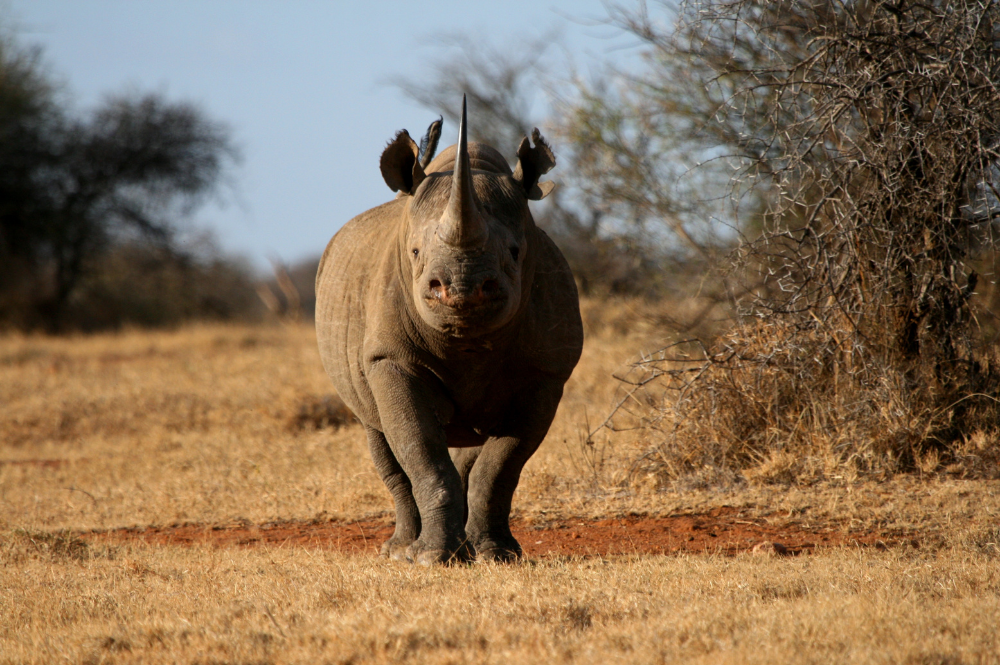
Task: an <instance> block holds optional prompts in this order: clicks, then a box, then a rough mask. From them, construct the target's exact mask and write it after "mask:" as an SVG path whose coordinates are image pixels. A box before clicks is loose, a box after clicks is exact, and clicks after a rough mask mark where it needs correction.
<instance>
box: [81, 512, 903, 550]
mask: <svg viewBox="0 0 1000 665" xmlns="http://www.w3.org/2000/svg"><path fill="white" fill-rule="evenodd" d="M511 526H512V530H513V532H514V536H515V537H516V538H517V539H518V541H519V542H520V543H521V545H522V547H523V548H524V550H525V554H526V555H527V556H529V557H543V556H580V557H592V556H607V555H621V554H680V553H720V554H724V555H735V554H738V553H740V552H745V551H749V550H752V549H753V548H754V547H755V546H759V545H761V544H762V543H763V544H767V543H775V544H777V548H776V549H777V551H778V552H779V553H781V554H788V555H796V554H802V553H808V552H812V551H815V550H817V549H822V548H830V547H839V546H844V545H847V546H857V547H877V548H885V547H890V546H893V545H899V544H903V543H908V544H914V545H919V541H918V540H916V539H915V538H914V535H913V534H907V533H903V532H897V531H878V530H873V529H869V530H855V531H845V530H843V529H840V528H838V527H837V526H836V525H805V524H801V523H797V522H795V521H788V520H787V519H784V520H783V519H782V518H781V517H779V516H770V517H768V518H759V517H758V518H751V517H748V516H747V515H745V514H744V511H741V510H740V509H737V508H732V507H728V506H723V507H720V508H715V509H713V510H710V511H708V512H705V513H699V514H678V515H670V516H667V517H646V516H637V515H630V516H625V517H621V518H613V519H603V520H581V519H565V518H558V519H553V520H550V521H547V522H542V523H539V522H534V523H532V524H527V523H525V522H523V521H514V522H513V523H512V525H511ZM79 535H80V537H81V538H83V539H85V540H90V541H104V542H128V541H145V542H147V543H152V544H159V545H182V546H184V545H187V546H190V545H197V544H210V545H214V546H216V547H255V546H262V545H271V546H283V545H290V546H296V547H315V548H321V549H330V550H337V551H340V552H344V553H348V554H371V555H373V554H376V553H377V552H378V547H379V545H380V544H381V543H382V542H383V541H384V540H385V539H386V538H388V537H389V536H390V535H392V524H391V522H390V521H389V519H388V518H385V519H372V520H360V521H353V522H345V521H330V520H312V521H297V522H296V521H287V522H285V521H283V522H268V523H265V524H250V523H236V524H226V525H210V524H173V525H169V526H148V527H132V528H124V529H113V530H107V531H89V532H83V533H80V534H79Z"/></svg>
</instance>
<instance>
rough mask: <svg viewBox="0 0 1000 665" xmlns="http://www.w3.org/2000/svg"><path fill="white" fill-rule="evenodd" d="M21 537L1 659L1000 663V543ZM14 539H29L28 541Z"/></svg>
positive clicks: (8, 581)
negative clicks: (468, 550)
mask: <svg viewBox="0 0 1000 665" xmlns="http://www.w3.org/2000/svg"><path fill="white" fill-rule="evenodd" d="M25 539H26V537H23V536H22V537H20V539H19V540H15V542H13V543H11V544H8V545H7V548H6V550H7V551H6V552H5V554H4V556H5V560H6V561H10V560H11V558H10V557H12V556H13V554H16V555H19V556H20V559H15V561H16V563H14V564H13V565H14V566H16V569H17V574H16V575H9V574H7V572H6V571H10V569H11V567H12V566H11V565H10V564H8V566H7V567H6V568H5V569H4V570H5V573H4V578H5V579H4V584H3V590H2V591H0V603H2V606H3V607H4V608H5V609H4V610H3V617H4V619H3V625H2V626H0V654H2V655H0V662H32V663H51V662H57V661H63V660H66V661H70V662H91V663H99V662H129V661H133V662H146V663H160V662H217V663H223V662H242V663H248V662H254V663H272V662H273V663H279V662H280V663H298V662H301V663H313V662H331V663H385V662H419V663H460V662H481V663H502V662H560V663H564V662H592V663H596V662H622V663H626V662H627V663H662V662H677V661H684V662H704V663H726V662H760V663H773V662H815V663H829V662H841V663H844V662H851V663H855V662H908V663H963V662H970V663H972V662H996V659H997V654H998V649H1000V637H998V633H997V631H996V626H997V625H998V622H1000V571H998V568H997V559H996V558H989V557H986V556H983V555H982V554H979V553H975V552H972V551H967V552H966V551H956V552H954V553H951V554H949V555H948V556H947V557H945V558H942V557H939V556H934V555H908V554H901V553H877V554H871V553H861V552H856V551H842V552H831V553H828V554H824V555H820V556H814V557H807V558H800V559H794V560H788V559H782V560H777V561H776V560H773V559H759V558H753V557H749V556H747V557H739V558H736V559H724V558H718V557H692V558H688V557H681V558H637V559H620V560H613V561H608V560H590V561H559V560H544V561H541V562H537V563H534V564H529V565H521V566H511V567H496V566H474V567H465V568H457V569H454V568H453V569H435V570H427V569H419V568H414V567H409V566H402V565H399V564H396V563H390V562H387V561H382V560H375V559H366V558H347V557H344V556H342V555H336V554H330V553H322V552H316V551H306V550H294V549H293V550H285V549H280V548H279V549H272V550H267V551H259V550H253V551H246V550H240V551H233V550H212V549H194V550H183V551H177V550H172V549H152V548H147V547H129V548H124V549H120V550H116V551H113V552H103V551H102V552H95V553H94V555H95V556H94V557H93V558H89V559H84V560H78V559H74V558H72V557H70V556H67V555H63V554H48V553H38V552H37V551H36V550H35V549H34V547H33V546H32V545H31V543H30V541H27V544H25ZM12 551H13V554H12Z"/></svg>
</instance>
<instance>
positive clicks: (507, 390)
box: [316, 98, 583, 565]
mask: <svg viewBox="0 0 1000 665" xmlns="http://www.w3.org/2000/svg"><path fill="white" fill-rule="evenodd" d="M433 130H434V126H433V125H432V128H431V131H430V132H429V133H428V137H429V138H430V139H432V140H430V141H428V140H425V143H428V142H430V143H431V144H434V143H436V138H434V137H433V136H432V134H433ZM439 133H440V125H438V134H439ZM531 138H532V140H531V141H529V140H528V138H527V137H525V138H524V139H523V140H522V141H521V143H520V146H519V147H518V149H517V157H518V162H517V165H516V167H515V168H514V170H513V171H511V169H510V166H509V164H508V163H507V161H506V160H505V159H504V157H503V156H502V155H501V154H500V153H499V152H498V151H497V150H496V149H494V148H492V147H490V146H488V145H485V144H482V143H476V142H469V141H468V138H467V117H466V103H465V99H464V98H463V100H462V119H461V123H460V125H459V132H458V143H457V144H456V145H453V146H450V147H448V148H446V149H445V150H443V151H442V152H441V154H440V155H439V156H437V157H436V158H434V159H433V161H431V160H430V156H431V155H429V154H427V152H426V150H425V151H421V149H420V147H419V146H418V145H417V144H416V142H415V141H414V140H413V139H412V138H410V135H409V134H408V133H407V131H406V130H402V131H400V132H399V133H398V134H397V135H396V137H395V139H393V140H392V141H391V142H390V143H389V144H388V146H387V147H386V148H385V151H384V152H383V153H382V157H381V160H380V163H379V166H380V169H381V171H382V177H383V178H384V179H385V182H386V184H387V185H388V186H389V187H390V189H392V190H393V191H395V192H398V194H397V197H396V198H395V199H393V200H391V201H389V202H388V203H385V204H383V205H380V206H377V207H375V208H372V209H371V210H368V211H367V212H364V213H362V214H360V215H358V216H357V217H355V218H353V219H352V220H350V221H349V222H348V223H347V224H346V225H345V226H344V227H343V228H341V229H340V230H339V231H338V232H337V233H336V235H334V236H333V239H332V240H331V241H330V243H329V245H328V246H327V248H326V251H325V252H324V254H323V257H322V259H321V262H320V266H319V272H318V274H317V277H316V293H317V302H316V333H317V339H318V343H319V350H320V355H321V357H322V361H323V366H324V368H325V370H326V372H327V373H328V374H329V376H330V378H331V379H332V381H333V384H334V387H335V388H336V390H337V392H338V393H339V394H340V396H341V398H342V399H343V400H344V402H345V403H346V404H347V405H348V406H349V407H350V409H351V410H352V411H353V412H354V413H355V415H356V416H357V418H358V419H359V420H360V422H361V423H362V424H363V426H364V429H365V432H366V434H367V438H368V447H369V450H370V453H371V457H372V461H373V462H374V463H375V466H376V468H377V470H378V473H379V474H380V476H381V478H382V480H383V482H384V483H385V486H386V487H387V488H388V490H389V492H390V493H391V494H392V498H393V501H394V503H395V509H396V525H395V530H394V532H393V534H392V536H391V537H390V538H389V539H388V540H387V541H386V542H385V543H384V544H383V545H382V548H381V554H382V556H387V557H390V558H393V559H398V560H407V561H412V562H415V563H419V564H425V565H433V564H439V563H448V562H460V561H470V560H473V559H478V560H480V561H494V562H506V561H512V560H515V559H517V558H519V557H520V556H521V555H522V550H521V546H520V545H519V544H518V542H517V540H516V539H515V538H514V536H513V535H512V534H511V531H510V509H511V500H512V498H513V495H514V490H515V488H516V487H517V484H518V480H519V478H520V475H521V470H522V468H523V467H524V464H525V462H527V461H528V459H529V458H530V457H531V455H532V454H533V453H534V452H535V451H536V450H537V449H538V446H539V444H541V442H542V440H543V439H544V438H545V435H546V433H547V432H548V429H549V426H550V425H551V423H552V419H553V417H554V416H555V413H556V407H557V406H558V405H559V401H560V399H561V398H562V393H563V385H564V384H565V383H566V381H567V380H568V379H569V376H570V374H571V373H572V371H573V368H574V367H575V366H576V363H577V361H578V360H579V358H580V352H581V349H582V345H583V326H582V323H581V320H580V309H579V300H578V297H577V290H576V283H575V281H574V279H573V275H572V273H571V272H570V269H569V266H568V265H567V263H566V260H565V259H564V258H563V256H562V254H561V253H560V252H559V250H558V249H557V247H556V246H555V244H554V243H553V242H552V241H551V240H550V239H549V238H548V236H546V234H545V233H544V232H543V231H542V230H541V229H539V228H538V227H537V226H536V225H535V222H534V219H533V218H532V216H531V211H530V210H529V209H528V201H529V200H539V199H541V198H543V197H544V196H545V195H546V194H548V192H549V191H551V189H552V187H553V184H552V183H551V182H539V177H540V176H541V175H542V174H544V173H546V172H548V171H549V170H550V169H551V168H552V167H553V166H555V157H554V155H553V153H552V150H551V149H550V147H549V145H548V144H547V143H546V142H545V139H544V138H542V136H541V134H540V133H539V131H538V129H535V130H534V131H533V132H532V137H531ZM532 143H533V144H534V145H532ZM422 152H423V153H424V154H422ZM430 152H431V153H433V145H431V146H430Z"/></svg>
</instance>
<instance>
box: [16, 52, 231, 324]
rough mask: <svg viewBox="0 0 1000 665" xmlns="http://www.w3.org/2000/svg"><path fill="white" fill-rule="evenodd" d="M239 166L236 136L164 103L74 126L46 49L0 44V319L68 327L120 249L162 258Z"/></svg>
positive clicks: (121, 104)
mask: <svg viewBox="0 0 1000 665" xmlns="http://www.w3.org/2000/svg"><path fill="white" fill-rule="evenodd" d="M237 157H238V155H237V151H236V150H235V148H234V146H233V144H232V141H231V139H230V137H229V131H228V129H227V128H226V127H225V126H223V125H221V124H220V123H217V122H214V121H212V120H210V119H208V118H207V117H205V115H204V114H203V113H202V112H201V111H199V110H198V109H197V108H195V107H193V106H191V105H189V104H183V103H170V102H167V101H165V100H164V99H162V98H161V97H159V96H157V95H145V96H117V97H109V98H107V99H106V100H105V101H104V103H103V104H101V105H100V106H99V107H98V108H97V109H96V110H95V111H94V112H93V113H91V114H89V115H88V116H85V117H74V116H72V115H71V114H69V113H68V112H67V111H66V110H65V109H64V108H63V106H62V105H61V104H60V97H59V95H58V94H57V92H56V90H55V89H54V87H53V86H52V85H51V84H49V82H48V80H47V78H46V76H45V74H44V71H43V69H42V65H41V61H40V57H39V54H38V52H37V51H35V50H29V49H24V48H23V47H19V46H18V45H17V44H16V43H15V42H14V41H13V40H12V39H10V38H7V39H4V40H0V266H2V268H0V318H3V319H6V320H7V322H14V323H19V324H21V325H29V326H30V325H32V324H33V322H40V323H42V324H43V325H45V326H46V327H47V328H49V329H59V328H60V327H62V326H63V325H64V324H65V323H66V321H65V314H66V310H67V306H68V303H69V302H70V299H71V297H72V296H73V294H74V292H75V291H76V290H77V289H78V287H79V285H80V283H81V280H82V279H83V278H84V277H85V276H86V275H88V274H89V273H93V272H94V271H95V270H97V269H98V268H99V267H100V262H101V260H102V257H103V256H104V255H105V254H106V252H107V251H108V250H109V249H110V248H112V247H113V246H115V245H116V244H117V243H121V242H124V241H136V240H140V239H141V240H142V241H143V242H152V243H154V244H156V245H158V246H159V247H161V248H162V249H169V250H174V249H175V248H174V245H173V243H172V241H173V237H174V233H175V230H176V228H177V222H178V220H180V219H182V218H183V217H184V216H186V215H188V214H189V213H190V212H191V211H192V210H193V209H194V208H195V207H196V206H197V204H198V203H200V202H201V201H203V200H204V199H205V197H207V196H210V195H212V194H213V193H214V192H216V191H217V189H218V187H219V185H220V184H221V182H222V177H223V175H224V172H225V169H226V167H227V166H228V165H229V164H230V163H232V162H233V161H234V160H235V159H236V158H237Z"/></svg>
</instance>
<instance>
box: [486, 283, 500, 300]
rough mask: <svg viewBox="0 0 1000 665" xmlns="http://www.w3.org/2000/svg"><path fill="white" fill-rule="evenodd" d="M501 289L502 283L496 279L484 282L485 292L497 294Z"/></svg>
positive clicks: (489, 294)
mask: <svg viewBox="0 0 1000 665" xmlns="http://www.w3.org/2000/svg"><path fill="white" fill-rule="evenodd" d="M499 291H500V283H499V282H497V281H496V280H495V279H488V280H486V281H485V282H483V293H484V294H485V295H488V296H493V295H496V294H497V293H498V292H499Z"/></svg>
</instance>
